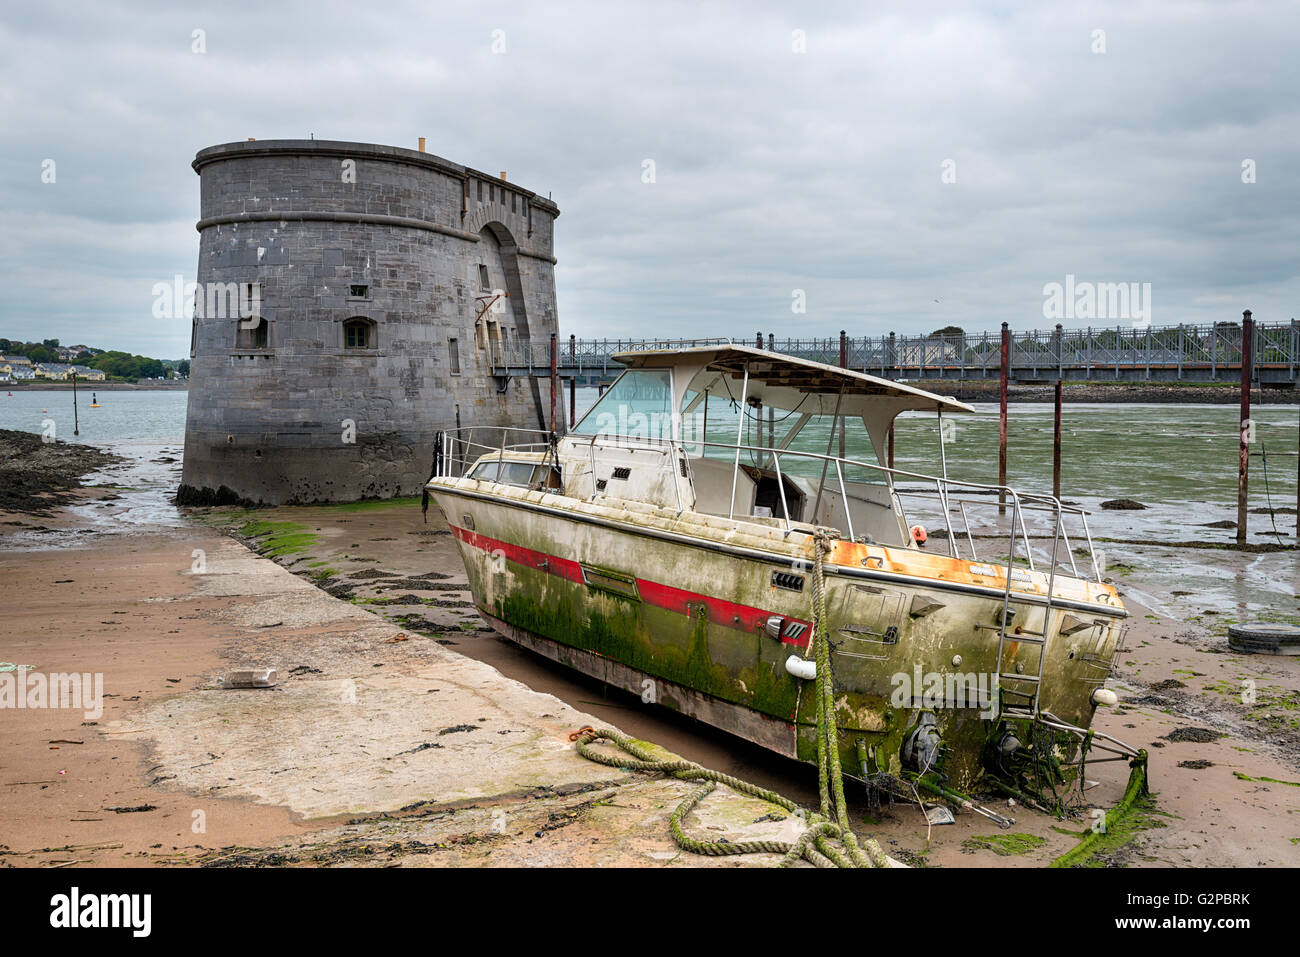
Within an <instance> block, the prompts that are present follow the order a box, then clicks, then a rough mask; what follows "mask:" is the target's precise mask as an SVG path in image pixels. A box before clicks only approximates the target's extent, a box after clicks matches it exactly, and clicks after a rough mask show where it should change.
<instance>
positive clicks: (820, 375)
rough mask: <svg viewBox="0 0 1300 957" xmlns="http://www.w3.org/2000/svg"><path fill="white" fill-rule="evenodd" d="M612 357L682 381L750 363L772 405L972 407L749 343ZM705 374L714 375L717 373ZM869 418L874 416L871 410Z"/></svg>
mask: <svg viewBox="0 0 1300 957" xmlns="http://www.w3.org/2000/svg"><path fill="white" fill-rule="evenodd" d="M613 358H614V359H615V361H617V362H619V363H621V364H623V365H625V366H627V367H628V368H629V369H668V368H672V369H677V370H680V371H682V372H685V373H686V375H685V376H684V378H685V379H686V380H688V381H695V382H697V383H699V382H700V381H701V378H700V375H701V373H716V374H720V375H723V376H727V377H729V378H733V379H735V380H737V381H739V380H741V379H742V378H743V377H744V375H745V368H746V366H748V368H749V385H750V392H751V394H753V393H755V392H758V393H760V394H762V395H763V401H764V403H765V404H767V405H771V406H773V407H776V408H784V409H793V408H796V407H798V406H800V405H801V404H803V400H804V399H805V398H806V397H807V396H809V395H818V396H830V397H837V396H839V395H841V394H843V397H844V399H843V403H844V406H843V407H844V411H845V412H846V413H847V412H850V410H852V411H857V412H858V413H859V414H864V413H868V410H870V411H885V410H884V409H879V410H877V409H873V408H872V407H873V406H884V407H886V408H887V409H888V413H889V414H888V418H889V419H890V420H892V419H893V416H894V415H897V414H898V413H899V412H904V411H909V410H913V409H916V410H923V411H933V412H940V411H942V412H974V411H975V410H974V409H973V408H971V407H970V406H969V405H967V404H966V403H964V402H958V401H957V400H956V399H954V398H951V397H948V396H941V395H935V394H934V393H933V392H926V391H925V390H924V389H917V388H915V387H913V386H910V385H906V384H905V383H901V382H891V381H890V380H888V379H882V378H879V377H877V376H873V375H868V374H867V373H865V372H856V371H854V370H852V369H841V368H839V367H838V366H832V365H826V364H825V363H823V362H814V361H813V360H811V359H800V358H798V357H796V356H788V355H784V354H782V353H779V352H768V351H767V350H765V349H756V348H754V347H753V346H742V345H710V346H692V347H688V348H684V349H647V350H637V351H635V352H620V353H618V354H617V355H615V356H614V357H613ZM707 378H716V375H715V376H712V377H707ZM679 388H681V387H679ZM820 404H821V403H818V405H820ZM825 411H829V409H827V410H825ZM868 417H869V418H876V416H874V415H869V414H868Z"/></svg>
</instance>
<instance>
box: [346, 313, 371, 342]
mask: <svg viewBox="0 0 1300 957" xmlns="http://www.w3.org/2000/svg"><path fill="white" fill-rule="evenodd" d="M374 347H375V324H374V323H373V322H371V321H370V320H369V319H362V318H359V317H358V318H356V319H349V320H348V321H347V322H345V323H343V348H345V349H373V348H374Z"/></svg>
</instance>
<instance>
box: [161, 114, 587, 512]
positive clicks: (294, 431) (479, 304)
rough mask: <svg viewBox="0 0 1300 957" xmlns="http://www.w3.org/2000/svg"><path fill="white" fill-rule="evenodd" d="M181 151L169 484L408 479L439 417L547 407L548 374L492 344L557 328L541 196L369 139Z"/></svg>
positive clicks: (296, 492)
mask: <svg viewBox="0 0 1300 957" xmlns="http://www.w3.org/2000/svg"><path fill="white" fill-rule="evenodd" d="M421 147H423V140H421ZM193 166H194V169H195V171H196V172H197V173H198V174H199V177H200V189H201V194H202V203H201V206H202V208H201V218H200V220H199V222H198V225H197V228H198V231H199V236H200V239H199V265H198V277H197V278H198V285H199V295H198V297H196V298H198V299H200V300H202V302H200V303H199V304H198V305H197V306H196V313H197V315H196V317H195V319H194V320H193V332H192V338H191V346H190V360H191V363H190V390H189V406H188V410H187V415H186V430H185V458H184V467H183V473H182V484H181V486H180V489H179V490H178V493H177V501H178V502H179V503H181V504H225V503H236V502H253V503H266V504H292V503H308V502H329V501H351V500H356V499H361V498H387V497H391V496H394V495H404V494H407V495H409V494H414V493H416V492H418V491H419V489H420V487H421V486H422V484H423V482H424V481H425V480H426V479H427V478H428V475H429V470H430V464H431V460H432V453H433V447H434V436H435V434H436V433H437V431H438V430H440V429H447V428H453V427H454V426H455V425H456V424H457V422H458V421H459V422H460V423H461V424H463V425H466V426H469V425H475V426H505V427H513V428H523V429H542V428H546V427H548V426H549V424H550V423H549V422H547V419H548V418H549V414H550V411H549V404H550V403H549V394H548V393H547V387H546V386H545V385H539V383H538V381H537V379H535V378H532V377H515V378H510V377H506V376H494V375H493V374H492V373H493V371H494V370H493V366H492V362H491V359H490V350H491V348H492V347H493V345H494V344H496V345H498V346H499V345H500V344H503V343H504V344H511V343H513V342H516V341H519V342H524V341H528V340H529V339H532V340H534V341H544V340H547V339H549V337H550V335H551V334H552V333H555V332H556V331H557V316H556V302H555V268H554V267H555V259H554V255H553V227H554V222H555V219H556V217H557V216H558V215H559V209H558V207H556V205H555V204H554V203H553V202H551V201H550V200H549V199H546V198H544V197H541V196H539V195H537V194H536V193H534V192H531V191H529V190H526V189H523V188H521V187H519V186H516V185H515V184H513V183H510V182H507V181H506V174H504V173H502V174H500V175H499V176H493V175H490V174H487V173H483V172H479V171H477V170H474V169H471V168H469V167H466V166H461V165H458V164H456V163H452V162H450V161H448V160H445V159H442V158H441V157H438V156H434V155H432V154H430V153H425V152H423V150H422V149H421V150H409V149H402V148H398V147H392V146H376V145H372V144H365V143H344V142H331V141H325V140H264V141H253V140H250V141H247V142H240V143H227V144H224V145H221V146H213V147H209V148H207V149H204V150H201V151H200V152H199V153H198V155H197V156H196V157H195V160H194V163H193ZM214 289H215V290H216V292H217V294H216V295H215V296H212V298H211V299H209V298H207V294H208V293H210V292H212V291H213V290H214ZM230 290H235V291H236V292H237V293H238V295H237V296H233V297H230V296H225V295H224V294H225V293H227V292H229V291H230ZM214 301H215V303H216V306H217V308H212V306H213V303H214ZM231 302H240V303H246V302H251V303H255V304H256V313H257V314H256V316H241V315H239V314H237V313H236V312H235V311H234V310H233V309H232V308H230V306H229V303H231ZM223 304H224V305H223ZM245 311H248V310H245ZM544 400H545V401H544ZM559 404H560V405H561V406H562V405H563V403H559Z"/></svg>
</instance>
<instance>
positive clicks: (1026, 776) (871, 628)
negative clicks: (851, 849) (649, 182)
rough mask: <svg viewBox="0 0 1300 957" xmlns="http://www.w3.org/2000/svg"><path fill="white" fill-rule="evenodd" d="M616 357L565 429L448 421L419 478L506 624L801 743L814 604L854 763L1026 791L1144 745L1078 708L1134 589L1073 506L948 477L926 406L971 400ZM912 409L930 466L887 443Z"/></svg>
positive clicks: (932, 409) (701, 712)
mask: <svg viewBox="0 0 1300 957" xmlns="http://www.w3.org/2000/svg"><path fill="white" fill-rule="evenodd" d="M617 361H618V362H619V363H621V364H622V365H624V366H625V367H626V369H625V371H623V372H622V374H621V375H620V376H619V378H618V379H617V380H615V381H614V382H613V384H612V385H610V386H609V387H608V389H607V390H606V391H604V393H603V395H602V396H601V397H600V399H599V400H598V401H597V402H596V404H595V405H594V406H593V407H592V408H591V409H590V410H589V411H588V412H587V413H586V414H585V415H584V416H583V417H582V418H581V419H580V420H579V421H577V422H576V423H575V424H574V425H573V426H572V428H571V430H570V431H569V432H568V433H567V434H565V435H562V436H557V435H554V434H544V433H532V434H524V433H522V432H521V431H520V430H517V429H509V430H490V429H484V428H476V429H468V428H467V429H461V430H457V431H455V432H448V433H445V434H444V435H443V436H442V437H441V439H440V443H439V448H438V450H437V452H436V453H435V463H434V475H433V477H432V478H431V479H430V481H429V483H428V485H427V490H426V491H427V499H426V503H427V500H428V499H431V500H432V501H433V502H434V503H435V505H436V507H437V509H438V510H439V511H440V512H441V513H442V515H443V516H444V517H445V518H446V520H447V523H448V526H449V527H450V529H451V532H452V533H453V535H454V536H455V539H456V541H457V543H458V546H459V549H460V553H461V555H462V557H463V559H464V562H465V568H466V570H467V572H468V576H469V583H470V588H471V591H472V593H473V596H474V601H475V603H476V604H477V606H478V609H479V611H480V612H481V614H482V615H483V616H484V617H485V618H486V619H487V621H488V622H489V623H491V624H492V625H493V626H494V627H495V628H496V629H497V630H498V631H500V632H501V634H503V635H505V636H506V637H507V638H509V639H511V640H513V641H515V642H518V643H519V644H521V645H523V646H524V647H527V648H530V649H532V650H533V651H536V652H538V653H540V654H542V655H545V656H546V657H548V658H551V659H553V660H555V661H558V662H562V663H563V664H565V665H568V666H571V667H573V668H576V669H578V670H579V671H582V672H584V673H586V674H588V675H593V676H595V677H597V678H599V679H601V680H602V681H604V682H607V683H609V684H611V685H615V686H617V687H620V688H623V689H626V690H628V691H631V692H633V693H635V694H637V695H640V696H641V697H642V699H643V700H644V701H647V702H653V703H656V704H658V705H662V706H664V707H667V708H672V709H675V710H677V711H680V712H684V713H686V714H689V715H693V716H695V717H696V718H698V719H700V720H702V721H705V722H707V723H709V724H711V725H715V726H716V727H718V728H722V729H724V730H726V731H729V732H731V733H733V734H736V735H739V736H740V737H743V738H746V739H748V740H750V741H754V742H757V743H758V744H760V745H763V746H764V747H767V748H770V749H771V750H773V751H776V752H779V753H781V754H783V755H787V756H790V757H794V758H797V759H800V760H804V761H810V762H815V761H816V760H817V757H816V750H817V741H816V737H817V734H816V721H817V702H816V701H815V698H816V697H817V696H816V695H815V694H814V693H813V691H812V679H813V678H814V677H815V675H816V668H817V665H816V660H815V658H814V655H813V654H812V650H811V649H812V639H813V636H814V629H815V628H816V627H817V625H818V607H821V608H823V609H824V611H822V613H821V614H822V615H823V616H824V618H825V621H824V622H823V623H822V624H823V625H824V631H823V632H821V633H823V634H825V635H826V640H827V642H828V645H829V648H830V662H831V666H832V667H831V670H832V671H833V687H834V692H835V705H834V707H835V722H836V724H837V725H838V729H839V739H838V750H839V754H840V763H841V765H842V767H843V768H844V770H845V773H847V774H849V775H851V776H853V777H857V778H861V779H862V780H865V781H867V782H872V781H873V780H877V779H879V778H880V777H882V776H890V775H893V776H898V775H903V774H908V773H910V774H912V775H926V774H937V775H938V778H937V779H938V780H941V781H944V782H947V784H948V785H950V786H951V787H953V788H958V789H966V788H970V787H972V786H974V785H975V784H976V783H977V782H979V781H980V779H981V778H983V777H984V776H985V775H992V776H993V777H994V778H996V779H997V780H999V781H1001V782H1002V783H1003V784H1004V786H1005V787H1007V788H1008V789H1010V793H1025V794H1028V795H1031V796H1033V795H1042V794H1043V793H1044V786H1046V789H1047V790H1050V791H1053V792H1054V791H1055V789H1056V786H1057V785H1058V784H1061V783H1064V782H1068V781H1071V780H1073V779H1075V778H1077V777H1078V774H1077V772H1078V770H1079V769H1080V767H1081V764H1082V762H1083V760H1085V758H1086V759H1088V760H1093V761H1095V760H1123V759H1136V758H1137V757H1138V752H1135V751H1134V750H1133V749H1132V748H1129V747H1128V746H1127V745H1124V744H1122V743H1121V742H1118V741H1116V740H1115V739H1113V738H1110V737H1108V736H1106V735H1103V734H1099V733H1094V732H1091V731H1089V725H1090V723H1091V721H1092V717H1093V713H1094V711H1095V710H1096V708H1097V707H1098V705H1100V704H1107V703H1113V702H1114V695H1113V693H1112V692H1109V691H1107V690H1106V689H1105V688H1104V683H1105V680H1106V677H1107V675H1108V674H1109V672H1110V668H1111V663H1112V659H1113V657H1114V655H1115V654H1116V652H1117V650H1118V649H1119V647H1120V641H1121V634H1122V623H1123V620H1124V618H1125V617H1126V614H1127V613H1126V612H1125V610H1124V607H1123V604H1122V603H1121V601H1120V599H1119V596H1118V595H1117V593H1116V591H1115V589H1114V588H1113V587H1112V586H1111V585H1109V584H1106V583H1105V582H1103V581H1102V580H1101V577H1102V576H1101V574H1100V571H1099V569H1098V566H1097V563H1096V561H1095V559H1094V558H1093V557H1092V554H1091V553H1092V541H1091V536H1090V534H1089V532H1088V527H1087V514H1086V512H1084V511H1083V510H1082V509H1079V508H1072V507H1070V506H1066V505H1064V504H1062V503H1061V502H1060V501H1058V500H1057V499H1056V498H1053V497H1052V496H1050V495H1030V494H1023V493H1019V492H1016V491H1015V490H1013V489H1011V488H1007V487H999V486H989V485H981V484H979V483H972V482H962V481H959V480H957V479H951V478H949V477H948V474H947V464H946V461H947V456H946V452H945V451H944V448H945V447H944V445H943V441H944V435H945V432H946V431H947V429H946V428H945V426H944V416H948V415H953V414H961V413H968V412H972V411H974V410H973V409H971V408H970V407H969V406H967V405H965V404H963V403H961V402H957V401H955V400H953V399H950V398H944V397H942V396H939V395H935V394H932V393H930V392H926V391H923V390H921V389H918V388H914V387H912V386H910V385H907V384H903V383H897V382H891V381H889V380H887V379H883V378H877V377H875V376H871V375H867V374H864V373H861V372H855V371H851V370H848V369H842V368H837V367H834V366H830V365H824V364H822V363H818V362H814V361H809V360H804V359H798V358H794V357H790V356H785V355H781V354H777V353H774V352H768V351H763V350H760V349H756V348H753V347H747V346H740V345H732V344H722V345H709V346H701V347H690V348H674V349H663V350H647V351H636V352H627V353H623V354H621V355H619V356H617ZM904 412H926V413H932V414H934V415H935V416H937V418H938V421H939V429H938V432H939V441H940V444H939V456H938V459H939V460H938V462H936V466H937V469H938V474H936V475H923V474H919V473H915V472H908V471H904V470H899V469H894V468H891V467H890V465H889V462H890V461H891V460H892V439H893V436H892V429H893V424H894V420H895V418H896V417H897V416H898V415H900V414H901V413H904ZM489 433H491V434H490V435H489ZM848 446H852V448H853V450H855V455H854V456H849V455H848V454H847V451H848V448H847V447H848ZM857 450H863V451H857ZM909 513H910V514H909ZM977 513H978V514H977ZM972 515H976V517H975V518H972V517H971V516H972ZM920 518H924V519H925V520H927V521H930V522H934V523H937V524H936V525H935V526H934V527H933V530H932V532H931V534H930V535H929V540H928V543H927V544H926V545H925V546H924V547H923V546H922V545H921V544H920V543H919V542H918V539H919V538H921V536H922V532H921V530H920V529H919V528H914V527H913V525H912V524H911V523H912V522H913V521H914V520H916V519H920ZM917 524H920V523H919V522H918V523H917ZM1031 528H1032V529H1033V530H1034V532H1035V534H1034V535H1032V536H1031V534H1030V529H1031ZM977 543H978V544H979V546H980V547H979V550H978V552H977V548H976V545H977ZM816 576H821V577H820V578H818V579H817V581H814V578H815V577H816ZM819 581H824V604H819V605H815V599H816V597H817V593H818V589H817V587H816V585H817V583H818V582H819ZM1089 751H1091V752H1093V753H1092V755H1091V757H1088V752H1089ZM1099 752H1107V754H1106V755H1101V754H1100V753H1099Z"/></svg>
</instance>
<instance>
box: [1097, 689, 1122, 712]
mask: <svg viewBox="0 0 1300 957" xmlns="http://www.w3.org/2000/svg"><path fill="white" fill-rule="evenodd" d="M1092 703H1093V704H1104V705H1106V706H1107V707H1111V708H1113V707H1114V706H1115V705H1117V704H1119V695H1117V694H1115V692H1113V691H1111V690H1110V689H1109V688H1098V689H1097V690H1096V691H1094V692H1093V693H1092Z"/></svg>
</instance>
